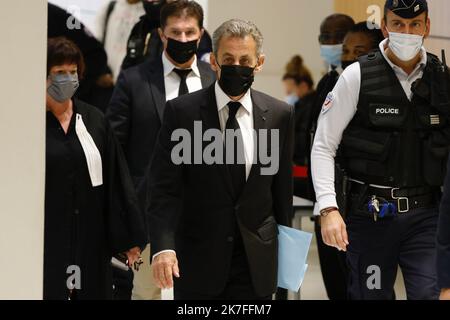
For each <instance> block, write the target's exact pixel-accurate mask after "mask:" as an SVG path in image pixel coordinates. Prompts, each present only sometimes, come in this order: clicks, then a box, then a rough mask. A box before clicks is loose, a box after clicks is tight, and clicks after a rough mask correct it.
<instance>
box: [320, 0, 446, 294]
mask: <svg viewBox="0 0 450 320" xmlns="http://www.w3.org/2000/svg"><path fill="white" fill-rule="evenodd" d="M382 31H383V33H384V36H385V37H386V38H387V39H385V40H384V41H383V42H381V43H380V47H379V48H380V51H379V52H375V53H372V54H369V55H367V56H364V57H361V58H360V59H359V62H357V63H354V64H352V65H350V66H349V67H348V68H347V69H345V71H344V72H343V73H342V75H341V77H340V78H339V80H338V82H337V84H336V87H335V88H334V89H333V91H332V92H330V93H329V95H328V97H327V99H326V101H325V103H324V105H323V107H322V112H321V115H320V119H319V125H318V129H317V132H316V138H315V141H314V147H313V151H312V174H313V181H314V187H315V191H316V197H317V200H318V204H319V207H320V214H321V232H322V236H323V239H324V242H325V243H326V244H327V245H329V246H332V247H335V248H337V249H338V250H341V251H345V252H346V253H347V263H348V266H349V269H350V270H349V282H348V293H349V298H351V299H376V300H379V299H386V300H390V299H393V298H394V291H393V286H394V282H395V279H396V274H397V269H398V266H400V267H401V268H402V272H403V276H404V279H405V286H406V291H407V296H408V299H412V300H416V299H437V298H438V296H439V288H438V285H437V275H436V261H435V260H436V245H435V239H436V226H437V220H438V204H439V200H440V197H441V186H442V184H443V178H444V172H445V170H446V168H445V164H446V158H447V155H448V149H449V146H450V121H449V120H450V114H449V110H450V99H449V97H448V91H449V88H450V85H449V82H450V81H449V75H448V71H447V69H446V67H445V66H443V65H442V64H441V62H440V61H439V59H438V58H437V57H435V56H433V55H431V54H427V52H426V50H425V49H424V48H423V41H424V38H426V37H427V36H428V35H429V33H430V19H429V17H428V4H427V1H426V0H387V1H386V5H385V17H384V19H383V22H382ZM336 157H337V158H338V159H339V163H340V164H342V166H343V167H344V169H345V172H346V173H347V175H348V176H349V183H348V184H347V190H346V194H347V205H346V212H343V211H344V210H343V209H342V208H341V210H340V209H339V208H338V205H337V203H336V192H335V185H334V176H335V171H334V163H335V158H336ZM340 211H341V212H340ZM341 213H342V214H344V213H345V214H346V219H345V222H344V219H343V218H342V216H341Z"/></svg>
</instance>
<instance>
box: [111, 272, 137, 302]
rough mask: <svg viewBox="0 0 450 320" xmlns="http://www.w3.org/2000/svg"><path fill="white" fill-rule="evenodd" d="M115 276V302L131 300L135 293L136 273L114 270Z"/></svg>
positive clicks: (113, 274)
mask: <svg viewBox="0 0 450 320" xmlns="http://www.w3.org/2000/svg"><path fill="white" fill-rule="evenodd" d="M112 270H113V272H112V276H113V300H131V296H132V292H133V279H134V273H133V271H132V270H131V269H130V270H128V271H124V270H120V269H117V268H114V267H113V268H112Z"/></svg>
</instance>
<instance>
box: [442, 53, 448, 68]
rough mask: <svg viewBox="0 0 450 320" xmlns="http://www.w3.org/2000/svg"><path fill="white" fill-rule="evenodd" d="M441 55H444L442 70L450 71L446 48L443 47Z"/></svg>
mask: <svg viewBox="0 0 450 320" xmlns="http://www.w3.org/2000/svg"><path fill="white" fill-rule="evenodd" d="M441 56H442V72H448V67H447V59H446V58H445V50H444V49H442V51H441Z"/></svg>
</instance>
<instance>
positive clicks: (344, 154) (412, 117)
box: [339, 52, 450, 188]
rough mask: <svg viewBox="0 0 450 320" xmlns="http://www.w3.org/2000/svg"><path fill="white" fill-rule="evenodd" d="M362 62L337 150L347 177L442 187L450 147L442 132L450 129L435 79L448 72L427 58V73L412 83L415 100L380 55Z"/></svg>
mask: <svg viewBox="0 0 450 320" xmlns="http://www.w3.org/2000/svg"><path fill="white" fill-rule="evenodd" d="M359 62H360V66H361V90H360V95H359V103H358V106H357V112H356V114H355V116H354V118H353V120H352V121H351V122H350V124H349V126H348V127H347V129H346V130H345V131H344V134H343V139H342V142H341V146H340V149H339V155H340V157H341V160H340V161H342V163H343V166H344V167H345V169H346V171H347V173H348V175H349V176H350V177H351V178H353V179H357V180H360V181H363V182H365V183H368V184H376V185H383V186H390V187H399V188H403V187H419V186H441V185H442V183H443V179H444V177H445V171H446V159H447V155H448V150H449V145H450V141H449V138H450V136H446V135H445V134H444V133H445V130H449V127H450V123H449V121H448V119H449V117H448V114H446V110H447V109H449V107H450V104H449V103H448V99H446V100H447V101H442V100H443V98H442V97H440V98H439V99H436V97H437V95H438V93H439V92H438V91H439V88H440V86H439V83H437V82H438V81H439V80H438V79H440V78H439V77H438V76H437V75H438V72H441V73H442V74H443V73H444V71H439V70H440V69H439V68H440V67H442V65H441V63H440V61H439V59H438V58H437V57H435V56H433V55H431V54H429V55H428V60H427V65H426V67H425V70H424V75H423V77H422V79H419V80H418V81H417V82H416V83H414V85H413V93H414V96H413V98H412V100H411V101H409V99H408V98H407V96H406V94H405V92H404V90H403V88H402V86H401V84H400V81H399V80H398V78H397V76H396V75H395V73H394V70H392V68H391V66H390V65H389V64H388V62H387V61H386V60H385V59H384V57H383V55H382V54H381V53H380V52H375V53H371V54H370V55H368V56H364V57H362V58H360V60H359ZM445 79H446V80H447V79H448V78H447V77H445ZM447 88H448V87H447ZM437 100H441V101H437ZM445 104H446V107H445ZM443 105H444V108H443ZM449 111H450V110H449Z"/></svg>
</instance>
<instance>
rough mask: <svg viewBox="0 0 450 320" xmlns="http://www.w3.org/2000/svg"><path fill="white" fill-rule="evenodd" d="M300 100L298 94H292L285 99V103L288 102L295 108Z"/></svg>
mask: <svg viewBox="0 0 450 320" xmlns="http://www.w3.org/2000/svg"><path fill="white" fill-rule="evenodd" d="M299 100H300V98H299V97H298V96H297V95H296V94H291V95H288V96H287V97H286V98H284V101H286V103H287V104H290V105H291V106H295V105H296V103H297V102H298V101H299Z"/></svg>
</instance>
